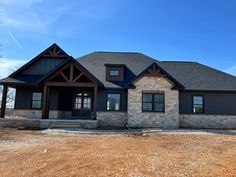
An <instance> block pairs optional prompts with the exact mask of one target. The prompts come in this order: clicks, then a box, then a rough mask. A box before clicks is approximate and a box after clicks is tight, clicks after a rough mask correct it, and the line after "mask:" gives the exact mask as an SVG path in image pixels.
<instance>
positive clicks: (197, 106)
mask: <svg viewBox="0 0 236 177" xmlns="http://www.w3.org/2000/svg"><path fill="white" fill-rule="evenodd" d="M203 112H204V107H203V96H193V113H194V114H202V113H203Z"/></svg>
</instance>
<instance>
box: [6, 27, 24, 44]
mask: <svg viewBox="0 0 236 177" xmlns="http://www.w3.org/2000/svg"><path fill="white" fill-rule="evenodd" d="M6 30H7V32H8V34H9V35H10V36H11V38H12V39H13V41H14V42H15V43H16V45H17V46H18V47H19V48H22V46H21V45H20V43H19V42H18V41H17V40H16V38H15V37H14V36H13V34H12V33H11V32H10V31H9V29H7V28H6Z"/></svg>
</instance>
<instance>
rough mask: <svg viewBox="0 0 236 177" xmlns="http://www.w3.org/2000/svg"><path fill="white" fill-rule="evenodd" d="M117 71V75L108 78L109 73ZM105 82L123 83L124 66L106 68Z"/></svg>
mask: <svg viewBox="0 0 236 177" xmlns="http://www.w3.org/2000/svg"><path fill="white" fill-rule="evenodd" d="M112 70H115V71H119V75H117V76H110V71H112ZM106 80H107V81H123V80H124V66H106Z"/></svg>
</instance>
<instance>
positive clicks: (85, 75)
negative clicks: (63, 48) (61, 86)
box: [39, 57, 103, 86]
mask: <svg viewBox="0 0 236 177" xmlns="http://www.w3.org/2000/svg"><path fill="white" fill-rule="evenodd" d="M46 82H62V83H63V82H66V83H76V82H90V83H97V84H98V85H99V86H103V84H102V83H101V82H100V81H99V80H98V79H97V78H96V77H95V76H94V75H92V74H91V73H90V72H89V71H88V70H87V69H86V68H84V67H83V66H82V65H81V64H80V63H78V62H77V60H75V59H74V58H72V57H70V58H69V59H68V60H66V61H65V62H64V63H62V64H61V65H59V66H58V67H56V68H55V69H54V70H52V71H51V72H50V73H48V74H47V75H45V76H44V77H43V78H42V79H41V80H40V81H39V83H46Z"/></svg>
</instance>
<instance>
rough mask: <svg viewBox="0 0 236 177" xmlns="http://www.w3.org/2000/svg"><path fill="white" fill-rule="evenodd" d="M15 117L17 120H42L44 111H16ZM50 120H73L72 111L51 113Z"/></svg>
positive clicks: (52, 111)
mask: <svg viewBox="0 0 236 177" xmlns="http://www.w3.org/2000/svg"><path fill="white" fill-rule="evenodd" d="M13 117H16V118H30V119H41V118H42V110H31V109H14V110H13ZM49 118H50V119H67V118H71V111H56V110H50V111H49Z"/></svg>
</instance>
